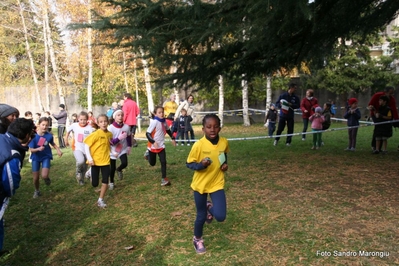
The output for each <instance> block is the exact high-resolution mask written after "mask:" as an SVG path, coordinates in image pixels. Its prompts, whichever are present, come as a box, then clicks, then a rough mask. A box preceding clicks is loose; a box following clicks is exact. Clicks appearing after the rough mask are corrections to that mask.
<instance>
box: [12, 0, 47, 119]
mask: <svg viewBox="0 0 399 266" xmlns="http://www.w3.org/2000/svg"><path fill="white" fill-rule="evenodd" d="M17 1H18V2H17V3H18V11H19V16H20V17H21V22H22V27H23V32H24V38H25V48H26V53H27V54H28V57H29V62H30V69H31V74H32V77H33V82H34V85H35V93H36V97H37V103H38V105H39V108H40V110H41V111H44V108H43V105H42V101H41V99H40V91H39V84H38V81H37V74H36V69H35V64H34V62H33V56H32V53H31V50H30V45H29V41H28V29H27V28H26V23H25V17H24V12H23V10H22V5H21V1H20V0H17Z"/></svg>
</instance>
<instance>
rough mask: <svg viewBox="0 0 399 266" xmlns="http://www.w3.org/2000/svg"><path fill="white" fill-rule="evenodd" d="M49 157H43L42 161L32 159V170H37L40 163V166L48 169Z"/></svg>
mask: <svg viewBox="0 0 399 266" xmlns="http://www.w3.org/2000/svg"><path fill="white" fill-rule="evenodd" d="M50 161H51V160H50V159H44V160H43V161H42V162H38V161H32V172H39V170H40V164H42V168H48V169H50Z"/></svg>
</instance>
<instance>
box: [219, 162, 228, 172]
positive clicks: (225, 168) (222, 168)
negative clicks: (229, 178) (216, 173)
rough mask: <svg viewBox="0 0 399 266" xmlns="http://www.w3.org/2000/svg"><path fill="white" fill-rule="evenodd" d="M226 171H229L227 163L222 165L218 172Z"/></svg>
mask: <svg viewBox="0 0 399 266" xmlns="http://www.w3.org/2000/svg"><path fill="white" fill-rule="evenodd" d="M227 169H229V166H228V165H227V163H224V164H222V166H220V170H222V171H223V172H225V171H227Z"/></svg>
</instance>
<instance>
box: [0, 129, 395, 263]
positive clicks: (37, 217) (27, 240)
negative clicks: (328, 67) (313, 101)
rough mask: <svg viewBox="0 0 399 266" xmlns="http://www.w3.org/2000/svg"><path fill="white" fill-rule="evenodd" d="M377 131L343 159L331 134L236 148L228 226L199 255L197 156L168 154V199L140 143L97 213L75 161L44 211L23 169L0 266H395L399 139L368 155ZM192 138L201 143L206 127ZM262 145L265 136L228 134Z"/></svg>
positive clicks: (47, 191) (218, 227)
mask: <svg viewBox="0 0 399 266" xmlns="http://www.w3.org/2000/svg"><path fill="white" fill-rule="evenodd" d="M301 126H302V125H301V124H299V123H298V124H296V125H295V129H296V132H298V131H299V130H300V129H301ZM333 127H344V124H342V123H333ZM372 130H373V128H372V127H362V128H360V129H359V133H358V141H357V143H358V145H357V150H356V152H347V151H344V149H345V148H346V145H347V132H346V131H345V130H344V131H333V132H327V133H324V134H323V140H324V142H325V146H323V147H322V148H321V149H320V150H316V151H315V150H311V149H310V148H311V146H312V145H311V136H309V137H308V140H306V141H301V137H300V136H295V137H294V138H293V142H292V146H291V147H286V146H285V145H284V141H285V138H282V139H281V141H280V143H279V145H278V146H277V147H274V146H273V145H272V143H273V140H272V139H256V140H245V141H230V149H231V153H230V154H229V157H228V160H229V170H228V172H227V173H226V187H225V189H226V194H227V204H228V213H227V219H226V221H225V222H224V223H217V222H215V221H214V222H213V223H212V224H210V225H205V228H204V240H205V245H206V248H207V253H206V254H204V255H197V254H196V253H195V251H194V249H193V246H192V235H193V233H192V232H193V223H194V219H195V207H194V201H193V196H192V191H191V190H190V182H191V178H192V174H193V172H192V171H191V170H189V169H188V168H186V166H185V161H186V158H187V155H188V153H189V149H190V147H186V146H178V147H173V146H171V144H170V142H168V143H167V148H166V151H167V160H168V177H169V178H170V180H171V182H172V186H170V187H161V186H160V181H161V178H160V176H161V173H160V165H159V162H157V165H156V166H155V167H151V166H149V165H148V163H147V161H145V160H144V159H143V153H144V150H145V144H146V143H145V142H144V141H140V142H139V146H138V147H137V148H134V149H132V154H131V155H130V156H129V166H128V168H127V169H126V170H125V172H124V176H125V178H124V180H122V181H118V180H117V179H116V180H117V181H116V183H115V186H116V187H115V190H113V191H108V192H107V195H106V198H105V200H106V202H107V204H108V208H107V209H105V210H102V209H99V208H98V207H97V206H96V205H95V203H96V200H97V198H98V193H97V192H96V191H95V189H94V188H93V187H92V186H91V185H90V184H88V183H86V184H85V186H83V187H82V186H79V185H78V184H77V182H76V179H75V176H74V171H75V160H74V158H73V155H72V152H71V150H70V149H65V150H63V151H64V156H63V157H62V158H61V159H59V158H58V157H56V158H55V159H54V161H53V162H52V168H51V171H50V177H51V179H52V184H51V186H49V187H46V186H45V185H44V182H42V183H41V191H42V197H40V198H38V199H33V198H32V195H33V191H34V188H33V184H32V174H31V169H30V164H29V163H28V162H27V160H26V163H25V166H24V168H23V171H22V175H23V181H22V183H21V187H20V188H19V189H18V191H17V193H16V195H15V196H14V197H13V198H12V200H11V204H10V206H9V208H8V210H7V211H6V214H5V223H6V229H5V230H6V233H5V236H6V238H5V248H6V249H8V250H12V253H11V254H10V255H8V256H6V257H3V258H1V259H0V265H13V266H14V265H18V266H19V265H398V264H399V257H398V250H399V237H398V235H399V234H398V233H399V232H398V220H399V208H398V203H399V193H398V178H397V177H398V167H399V165H398V158H399V152H398V151H397V150H396V149H397V146H398V144H399V134H398V132H395V131H394V137H392V138H391V139H389V143H388V150H389V152H388V154H386V155H373V154H371V149H370V138H371V135H372ZM196 132H197V136H198V137H199V136H202V133H201V127H200V126H196ZM54 134H55V132H54ZM265 134H266V129H265V128H263V127H262V125H260V124H256V125H253V126H251V127H242V126H241V125H226V126H225V127H224V128H223V130H222V132H221V135H222V136H225V137H228V138H232V137H234V138H237V137H251V136H262V135H265ZM139 137H141V138H144V133H143V132H142V133H141V134H139ZM131 246H133V249H131V250H127V249H125V248H128V247H131ZM359 251H366V252H389V256H382V257H380V256H377V255H387V253H381V254H378V253H373V254H371V253H359ZM343 252H352V256H345V255H347V254H348V253H343ZM354 252H356V254H355V255H356V256H353V255H354Z"/></svg>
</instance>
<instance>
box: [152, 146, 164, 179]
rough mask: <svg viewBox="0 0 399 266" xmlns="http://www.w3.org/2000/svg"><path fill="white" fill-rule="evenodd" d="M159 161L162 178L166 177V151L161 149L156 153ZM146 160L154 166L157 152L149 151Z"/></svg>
mask: <svg viewBox="0 0 399 266" xmlns="http://www.w3.org/2000/svg"><path fill="white" fill-rule="evenodd" d="M158 157H159V161H160V162H161V172H162V178H165V177H166V151H165V149H163V150H162V151H161V152H159V153H158ZM148 162H149V163H150V165H151V166H154V165H155V163H156V162H157V153H155V152H151V151H149V155H148Z"/></svg>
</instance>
